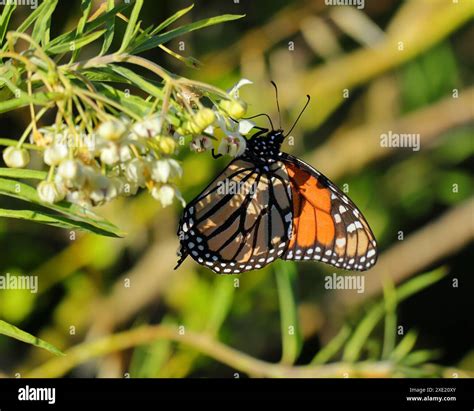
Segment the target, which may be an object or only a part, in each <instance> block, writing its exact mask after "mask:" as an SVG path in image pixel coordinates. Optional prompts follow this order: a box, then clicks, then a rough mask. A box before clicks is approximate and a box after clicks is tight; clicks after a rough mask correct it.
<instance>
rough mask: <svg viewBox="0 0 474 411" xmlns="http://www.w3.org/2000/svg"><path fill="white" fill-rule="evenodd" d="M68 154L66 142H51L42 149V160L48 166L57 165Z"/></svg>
mask: <svg viewBox="0 0 474 411" xmlns="http://www.w3.org/2000/svg"><path fill="white" fill-rule="evenodd" d="M67 155H68V148H67V146H66V144H53V145H52V146H49V147H48V148H46V150H44V153H43V161H44V162H45V163H46V164H47V165H49V166H57V165H58V164H59V163H60V162H61V161H63V160H64V159H65V158H66V157H67Z"/></svg>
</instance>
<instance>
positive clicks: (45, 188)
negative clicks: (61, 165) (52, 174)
mask: <svg viewBox="0 0 474 411" xmlns="http://www.w3.org/2000/svg"><path fill="white" fill-rule="evenodd" d="M36 190H37V192H38V196H39V198H40V200H41V201H44V202H45V203H51V204H52V203H56V202H58V201H61V200H62V199H63V198H64V196H65V191H63V190H60V189H58V187H57V186H56V184H55V183H54V182H52V181H41V183H39V184H38V187H37V188H36Z"/></svg>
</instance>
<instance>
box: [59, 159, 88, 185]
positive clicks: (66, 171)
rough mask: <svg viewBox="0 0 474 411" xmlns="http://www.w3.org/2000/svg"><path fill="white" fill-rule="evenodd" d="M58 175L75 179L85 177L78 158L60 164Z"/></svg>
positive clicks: (68, 179) (67, 178) (65, 178)
mask: <svg viewBox="0 0 474 411" xmlns="http://www.w3.org/2000/svg"><path fill="white" fill-rule="evenodd" d="M58 175H59V176H61V177H62V178H63V179H64V180H67V181H74V180H76V179H79V180H80V179H81V178H82V179H83V178H84V174H83V172H82V169H81V165H80V163H79V162H78V161H76V160H64V161H62V162H61V164H59V167H58Z"/></svg>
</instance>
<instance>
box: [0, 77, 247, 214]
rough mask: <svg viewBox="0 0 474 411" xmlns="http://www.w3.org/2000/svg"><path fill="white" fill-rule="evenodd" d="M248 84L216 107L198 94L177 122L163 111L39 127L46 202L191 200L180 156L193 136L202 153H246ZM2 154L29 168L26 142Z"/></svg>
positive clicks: (34, 140)
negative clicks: (139, 197) (183, 185)
mask: <svg viewBox="0 0 474 411" xmlns="http://www.w3.org/2000/svg"><path fill="white" fill-rule="evenodd" d="M249 83H250V82H249V81H248V80H241V81H240V82H239V83H237V84H236V85H235V86H234V87H233V88H232V89H230V90H228V92H227V95H226V96H227V98H220V99H219V100H218V101H214V100H212V99H210V100H211V102H212V103H213V105H212V108H209V107H204V106H203V105H202V104H201V103H200V101H199V99H200V98H199V97H198V98H197V99H194V100H193V101H190V102H187V103H186V104H184V106H185V110H182V112H179V110H176V108H175V107H173V109H174V110H175V111H176V113H175V114H177V116H176V117H177V118H178V123H173V124H172V123H170V122H169V121H167V118H166V115H164V113H163V112H160V113H158V114H154V115H150V116H147V117H145V118H140V119H139V120H137V119H134V120H132V119H131V118H129V117H125V116H122V117H115V116H111V115H110V114H108V115H107V119H105V121H100V122H99V123H98V124H97V121H96V122H95V126H94V127H93V128H92V127H91V124H85V123H84V122H79V124H77V125H75V124H71V121H69V122H59V124H57V123H56V124H54V125H52V126H48V127H42V128H38V129H34V130H33V131H32V133H31V136H30V143H31V144H35V145H37V146H38V147H39V148H40V151H39V152H40V153H41V160H42V162H43V163H44V164H45V165H46V166H48V167H49V173H48V177H47V179H45V180H44V181H41V182H40V183H39V184H38V185H37V193H38V196H39V198H40V200H41V201H43V202H45V203H57V202H60V201H62V200H67V201H69V202H72V203H76V204H79V205H81V206H84V207H93V206H98V205H102V204H105V203H107V202H109V201H111V200H113V199H115V198H118V197H128V196H132V195H135V194H136V193H137V192H138V191H139V190H140V189H147V190H148V191H149V192H150V194H151V195H152V197H153V198H155V199H156V200H158V201H159V202H160V203H161V204H162V206H168V205H170V204H172V202H173V201H174V200H178V201H180V202H181V203H182V204H183V205H184V200H183V198H182V196H181V194H180V192H179V190H178V189H177V187H176V182H177V180H178V179H179V178H181V177H182V174H183V170H182V167H181V165H180V163H179V162H178V161H177V160H176V159H174V158H173V156H174V155H175V154H176V153H177V151H178V148H179V146H180V145H182V144H183V143H182V142H183V141H186V139H188V138H189V141H190V144H189V147H190V149H191V150H192V151H195V152H204V151H209V150H212V149H214V144H215V143H217V144H216V147H217V152H218V153H220V154H222V155H229V156H233V157H235V156H239V155H241V154H242V153H243V152H244V150H245V143H246V140H245V138H244V137H243V136H244V135H245V134H247V133H248V132H249V131H250V130H251V129H252V127H253V126H254V124H253V123H252V122H250V121H248V120H242V119H241V118H242V117H243V116H244V115H245V112H246V104H245V103H244V102H243V101H242V100H241V99H240V98H239V94H238V92H239V88H240V87H241V86H243V85H245V84H249ZM208 97H209V96H208ZM239 119H240V121H239ZM3 159H4V162H5V164H6V165H7V166H8V167H13V168H25V167H27V166H28V164H29V163H30V153H29V151H28V150H27V149H26V148H24V147H23V146H22V144H21V143H19V144H18V145H17V146H10V147H7V148H6V149H5V150H4V151H3Z"/></svg>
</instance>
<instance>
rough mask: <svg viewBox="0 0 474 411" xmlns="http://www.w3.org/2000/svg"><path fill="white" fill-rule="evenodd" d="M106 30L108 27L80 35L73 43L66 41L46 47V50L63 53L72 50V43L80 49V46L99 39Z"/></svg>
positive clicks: (75, 48) (76, 48)
mask: <svg viewBox="0 0 474 411" xmlns="http://www.w3.org/2000/svg"><path fill="white" fill-rule="evenodd" d="M105 32H106V29H102V30H98V31H94V32H92V33H90V34H86V35H85V36H82V37H79V38H77V39H75V40H73V42H71V43H64V44H57V45H55V46H52V47H49V48H46V51H47V52H48V53H51V54H62V53H67V52H68V51H71V45H73V44H74V50H79V49H80V48H82V47H84V46H87V45H88V44H89V43H92V42H93V41H95V40H97V39H98V38H99V37H101V36H102V35H103V34H104V33H105Z"/></svg>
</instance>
